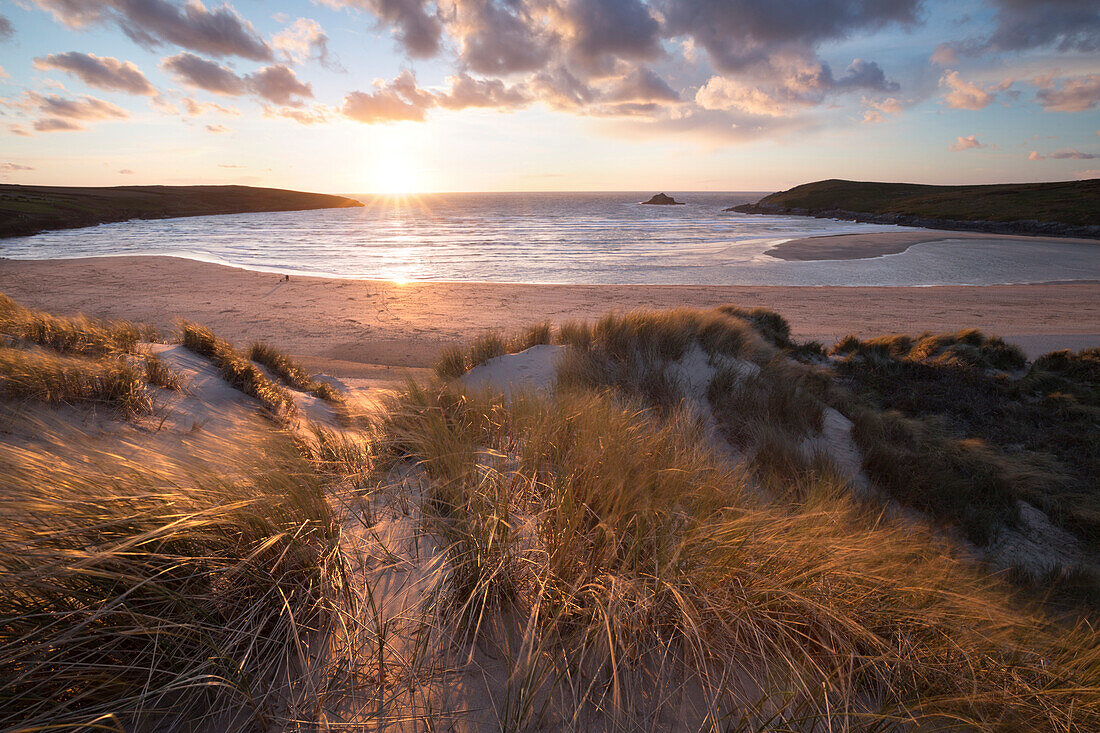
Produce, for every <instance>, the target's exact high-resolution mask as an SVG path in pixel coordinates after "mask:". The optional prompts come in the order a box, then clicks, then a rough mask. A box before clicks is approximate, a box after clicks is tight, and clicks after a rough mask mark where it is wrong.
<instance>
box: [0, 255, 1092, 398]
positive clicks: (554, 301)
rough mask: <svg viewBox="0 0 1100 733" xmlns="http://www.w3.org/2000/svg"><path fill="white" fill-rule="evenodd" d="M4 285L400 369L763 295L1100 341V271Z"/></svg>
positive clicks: (34, 277)
mask: <svg viewBox="0 0 1100 733" xmlns="http://www.w3.org/2000/svg"><path fill="white" fill-rule="evenodd" d="M0 292H3V293H5V294H7V295H9V296H11V297H13V298H15V299H16V300H17V301H19V302H21V303H22V304H24V305H26V306H28V307H31V308H38V309H43V310H49V311H52V312H55V313H58V314H71V313H75V312H83V313H85V314H87V315H89V316H93V317H97V318H107V319H127V320H136V321H143V322H147V323H151V324H153V325H155V326H157V327H158V328H160V329H162V330H165V331H170V330H173V329H174V327H175V324H176V322H177V321H178V320H179V319H185V320H191V321H195V322H198V323H203V324H205V325H208V326H210V327H211V328H213V329H214V330H215V331H216V332H218V333H219V334H221V335H223V336H224V337H225V338H228V339H230V340H231V341H234V342H236V343H238V344H242V345H247V344H248V343H249V342H251V341H254V340H259V341H266V342H268V343H270V344H271V345H273V346H276V347H278V348H280V349H282V350H284V351H286V352H287V353H289V354H291V355H293V356H295V357H297V358H299V359H300V360H301V361H302V362H303V363H304V364H305V365H306V366H307V367H308V368H310V369H311V370H314V371H326V372H328V373H330V374H334V375H335V376H347V377H355V378H364V379H377V380H381V381H390V382H392V381H394V380H398V379H400V377H401V374H402V372H403V371H405V370H411V371H412V373H414V374H415V373H417V372H419V371H420V370H422V369H424V368H427V367H430V366H431V365H432V364H433V363H434V361H435V358H436V356H437V354H438V353H439V351H440V350H441V349H442V347H444V346H446V345H449V344H454V343H466V342H468V341H470V340H471V339H472V338H474V337H475V336H476V335H478V334H479V333H482V332H484V331H486V330H492V329H498V330H501V331H504V332H509V331H512V330H517V329H519V328H522V327H525V326H527V325H530V324H532V323H536V322H540V321H552V322H555V323H560V322H563V321H568V320H582V319H595V318H598V317H600V316H601V315H603V314H604V313H607V312H608V311H626V310H631V309H637V308H673V307H677V306H685V307H696V308H710V307H715V306H718V305H724V304H729V303H735V304H737V305H741V306H746V307H756V306H762V307H765V308H771V309H773V310H776V311H778V312H779V313H780V314H781V315H783V316H784V317H785V318H787V319H788V321H789V322H790V324H791V330H792V332H793V335H794V336H795V337H796V338H798V339H803V340H806V339H813V340H818V341H821V342H823V343H825V344H826V345H831V344H832V343H834V342H835V341H836V340H837V339H839V338H842V337H843V336H845V335H847V334H848V333H855V334H857V335H859V336H861V337H869V336H877V335H883V334H886V333H899V332H906V333H914V334H915V333H919V332H921V331H926V330H927V331H935V332H946V331H955V330H959V329H962V328H978V329H981V330H982V331H984V332H986V333H989V334H994V335H1000V336H1003V337H1005V338H1006V339H1007V340H1009V341H1015V342H1016V343H1019V344H1020V345H1021V346H1022V347H1023V348H1024V349H1025V351H1027V353H1028V354H1029V356H1031V357H1034V356H1037V355H1039V354H1041V353H1045V352H1047V351H1052V350H1057V349H1061V348H1072V349H1074V350H1077V349H1081V348H1085V347H1089V346H1096V345H1100V283H1097V282H1070V283H1057V284H1031V285H986V286H973V285H938V286H926V287H899V286H889V287H866V286H740V285H646V286H636V285H534V284H506V283H471V282H431V283H426V282H409V283H396V282H392V281H384V280H354V279H340V278H319V277H308V276H302V275H294V276H292V277H291V279H290V281H288V282H284V281H282V278H281V277H279V276H278V275H273V274H270V273H264V272H257V271H254V270H245V269H238V268H235V267H228V266H224V265H216V264H210V263H205V262H199V261H196V260H188V259H182V258H174V257H164V256H115V257H94V258H84V259H69V260H0Z"/></svg>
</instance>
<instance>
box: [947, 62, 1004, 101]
mask: <svg viewBox="0 0 1100 733" xmlns="http://www.w3.org/2000/svg"><path fill="white" fill-rule="evenodd" d="M940 86H941V87H944V86H945V87H947V88H948V89H949V90H950V91H949V92H948V93H947V94H945V95H944V96H943V100H944V102H946V103H947V106H948V107H949V108H951V109H970V110H979V109H985V108H986V107H988V106H989V105H991V104H993V100H994V99H996V94H995V93H993V91H998V90H999V89H994V90H993V91H987V90H985V89H982V88H981V87H980V86H978V85H977V84H972V83H970V82H968V81H966V80H965V79H963V78H962V77H961V76H959V72H957V71H947V72H944V75H943V76H942V77H940Z"/></svg>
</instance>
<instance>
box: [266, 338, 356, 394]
mask: <svg viewBox="0 0 1100 733" xmlns="http://www.w3.org/2000/svg"><path fill="white" fill-rule="evenodd" d="M248 358H249V359H250V360H252V361H254V362H256V363H258V364H263V365H264V366H265V367H267V368H268V369H269V370H271V372H272V373H273V374H275V376H277V377H278V378H279V379H281V380H282V381H283V383H284V384H286V385H287V386H289V387H292V388H294V389H296V390H298V391H299V392H306V393H307V394H311V395H313V396H314V397H319V398H321V399H322V400H327V401H329V402H342V401H343V398H342V397H341V396H340V392H339V390H337V389H336V388H335V387H333V386H332V385H331V384H326V383H325V382H318V381H316V380H315V379H313V378H312V377H311V376H310V375H309V372H307V371H306V370H305V369H303V368H302V367H301V366H299V365H298V364H297V363H296V362H295V361H294V360H293V359H291V358H290V357H289V356H287V355H286V354H284V353H283V352H281V351H279V350H278V349H275V348H273V347H271V346H268V345H267V344H263V343H254V344H252V346H251V347H250V348H249V350H248Z"/></svg>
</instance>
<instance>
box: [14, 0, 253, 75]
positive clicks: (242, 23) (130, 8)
mask: <svg viewBox="0 0 1100 733" xmlns="http://www.w3.org/2000/svg"><path fill="white" fill-rule="evenodd" d="M34 2H35V3H36V4H37V5H38V6H39V7H41V8H43V9H44V10H48V11H50V12H51V13H52V14H53V16H54V18H56V19H57V20H58V21H60V22H61V23H64V24H65V25H67V26H68V27H70V28H83V27H85V26H88V25H98V24H102V23H114V24H115V25H117V26H118V27H119V28H120V29H122V31H123V33H125V34H126V35H127V36H129V37H130V38H131V39H132V40H133V41H134V42H136V43H138V44H140V45H142V46H145V47H146V48H153V47H156V46H159V45H162V44H165V43H170V44H173V45H176V46H180V47H182V48H186V49H190V50H191V51H198V52H199V53H205V54H208V55H210V56H215V57H219V58H220V57H225V56H240V57H242V58H246V59H252V60H253V61H270V60H272V59H273V58H274V54H273V52H272V49H271V47H270V46H269V45H268V44H267V42H266V41H264V40H263V38H261V37H260V35H259V33H257V32H256V29H255V28H253V27H252V24H251V23H249V22H248V21H247V20H245V19H244V18H242V17H241V16H240V15H238V14H237V12H236V11H235V10H233V9H232V8H231V7H229V6H228V5H223V6H221V7H220V8H215V9H213V10H208V9H207V8H206V7H205V6H204V5H203V4H202V3H201V2H199V0H188V1H187V2H185V3H183V4H182V5H178V4H175V3H172V2H168V0H34Z"/></svg>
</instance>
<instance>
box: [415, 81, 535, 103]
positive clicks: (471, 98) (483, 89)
mask: <svg viewBox="0 0 1100 733" xmlns="http://www.w3.org/2000/svg"><path fill="white" fill-rule="evenodd" d="M447 85H448V90H447V91H446V92H445V93H443V94H438V95H436V103H437V104H438V105H439V106H440V107H443V108H444V109H450V110H460V109H467V108H468V107H488V108H494V109H517V108H519V107H523V106H526V105H527V104H528V103H530V101H531V97H530V95H529V94H528V93H527V92H526V91H525V90H524V89H523V88H522V87H519V86H507V85H505V84H504V82H503V81H501V80H500V79H474V78H473V77H471V76H470V75H469V74H467V73H465V72H461V73H459V74H456V75H454V76H450V77H448V78H447Z"/></svg>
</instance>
